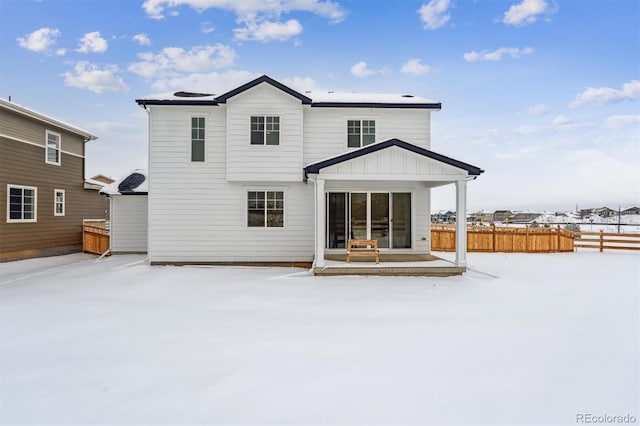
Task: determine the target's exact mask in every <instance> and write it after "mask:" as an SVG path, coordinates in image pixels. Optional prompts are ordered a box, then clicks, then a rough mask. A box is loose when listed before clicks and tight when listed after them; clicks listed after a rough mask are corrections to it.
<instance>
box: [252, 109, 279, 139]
mask: <svg viewBox="0 0 640 426" xmlns="http://www.w3.org/2000/svg"><path fill="white" fill-rule="evenodd" d="M251 145H280V117H276V116H271V115H259V116H251Z"/></svg>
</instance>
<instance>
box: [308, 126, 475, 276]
mask: <svg viewBox="0 0 640 426" xmlns="http://www.w3.org/2000/svg"><path fill="white" fill-rule="evenodd" d="M482 172H483V170H481V169H480V168H478V167H476V166H472V165H470V164H467V163H463V162H461V161H458V160H455V159H452V158H449V157H446V156H443V155H440V154H437V153H435V152H433V151H430V150H427V149H425V148H422V147H418V146H416V145H412V144H410V143H407V142H404V141H401V140H399V139H388V140H385V141H381V142H377V143H374V144H371V145H367V146H365V147H363V148H360V149H356V150H353V151H349V152H347V153H344V154H341V155H338V156H335V157H332V158H328V159H326V160H323V161H319V162H316V163H313V164H309V165H307V166H306V167H305V168H304V173H305V178H306V179H308V180H310V181H312V182H313V184H314V185H315V246H314V247H315V249H314V262H313V271H314V273H315V274H317V275H342V274H349V275H351V274H356V275H357V274H362V275H423V276H446V275H460V274H462V273H464V272H465V271H466V246H467V242H466V236H467V234H466V200H467V182H468V181H469V180H473V179H475V178H476V177H477V176H479V175H480V174H481V173H482ZM449 184H454V185H455V188H456V212H457V216H456V231H457V232H456V256H455V261H454V262H449V261H446V260H443V259H440V258H437V257H435V256H432V255H431V236H430V219H429V213H430V190H431V188H432V187H436V186H441V185H449ZM385 204H386V205H385ZM351 238H355V239H375V240H377V241H378V245H379V246H380V257H381V259H380V263H379V264H376V263H375V262H374V261H373V259H371V262H368V261H367V260H368V259H366V258H365V259H362V260H364V261H359V262H351V263H347V262H346V259H345V252H346V249H345V248H344V247H345V243H346V241H347V240H348V239H351Z"/></svg>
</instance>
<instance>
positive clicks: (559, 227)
mask: <svg viewBox="0 0 640 426" xmlns="http://www.w3.org/2000/svg"><path fill="white" fill-rule="evenodd" d="M557 231H558V250H557V252H558V253H560V225H558V229H557Z"/></svg>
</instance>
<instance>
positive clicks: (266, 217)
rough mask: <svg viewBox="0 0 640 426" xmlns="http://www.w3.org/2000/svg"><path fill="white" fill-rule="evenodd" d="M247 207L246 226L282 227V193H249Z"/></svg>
mask: <svg viewBox="0 0 640 426" xmlns="http://www.w3.org/2000/svg"><path fill="white" fill-rule="evenodd" d="M247 207H248V209H247V226H250V227H262V228H282V227H284V192H283V191H249V192H248V193H247Z"/></svg>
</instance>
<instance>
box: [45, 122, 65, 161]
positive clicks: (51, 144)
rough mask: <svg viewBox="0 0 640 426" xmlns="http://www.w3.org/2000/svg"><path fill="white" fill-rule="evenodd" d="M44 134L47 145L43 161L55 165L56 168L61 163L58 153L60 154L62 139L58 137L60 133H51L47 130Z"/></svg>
mask: <svg viewBox="0 0 640 426" xmlns="http://www.w3.org/2000/svg"><path fill="white" fill-rule="evenodd" d="M46 134H47V140H46V144H47V145H46V149H45V157H44V161H45V162H46V163H47V164H55V165H56V166H59V165H60V161H61V158H60V153H61V152H62V137H61V136H60V133H56V132H52V131H50V130H47V131H46Z"/></svg>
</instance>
